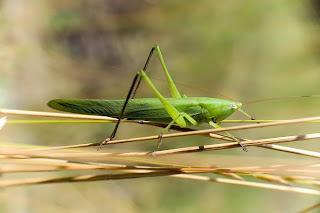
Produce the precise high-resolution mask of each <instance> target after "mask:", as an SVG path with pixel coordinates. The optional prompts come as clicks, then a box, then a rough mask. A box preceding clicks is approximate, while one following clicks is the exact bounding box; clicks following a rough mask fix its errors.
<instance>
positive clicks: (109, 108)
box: [48, 98, 205, 123]
mask: <svg viewBox="0 0 320 213" xmlns="http://www.w3.org/2000/svg"><path fill="white" fill-rule="evenodd" d="M166 100H168V102H169V103H171V104H172V105H173V106H174V107H176V108H177V109H178V111H179V112H185V113H187V114H189V115H190V116H191V117H193V118H194V119H195V120H196V121H198V122H202V121H204V120H205V119H204V118H203V116H202V113H201V112H202V108H201V106H200V105H199V102H198V100H197V98H167V99H166ZM123 104H124V100H108V99H74V100H67V99H55V100H51V101H50V102H49V103H48V106H49V107H51V108H53V109H57V110H60V111H64V112H71V113H78V114H88V115H104V116H109V117H115V118H117V117H119V114H120V112H121V109H122V106H123ZM123 118H126V119H128V120H148V121H154V122H164V123H168V122H170V121H172V118H171V117H170V116H169V114H168V113H167V111H166V110H165V109H164V107H163V105H162V104H161V102H160V101H159V99H157V98H141V99H131V100H129V102H128V105H127V107H126V109H125V113H124V115H123Z"/></svg>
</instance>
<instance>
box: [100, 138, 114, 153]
mask: <svg viewBox="0 0 320 213" xmlns="http://www.w3.org/2000/svg"><path fill="white" fill-rule="evenodd" d="M109 141H111V138H107V139H105V140H104V141H103V142H102V143H100V146H99V147H98V149H97V150H98V151H99V150H100V149H101V148H102V147H103V146H104V145H105V144H106V143H108V142H109Z"/></svg>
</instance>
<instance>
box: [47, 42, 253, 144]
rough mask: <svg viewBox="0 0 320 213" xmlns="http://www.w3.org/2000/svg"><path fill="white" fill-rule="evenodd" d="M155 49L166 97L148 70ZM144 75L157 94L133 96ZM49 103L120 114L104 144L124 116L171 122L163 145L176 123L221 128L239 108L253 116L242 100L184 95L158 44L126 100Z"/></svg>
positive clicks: (82, 111)
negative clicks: (168, 95)
mask: <svg viewBox="0 0 320 213" xmlns="http://www.w3.org/2000/svg"><path fill="white" fill-rule="evenodd" d="M154 51H156V52H157V54H158V57H159V60H160V63H161V65H162V68H163V70H164V73H165V76H166V78H167V81H168V85H169V88H170V91H171V95H172V98H164V97H163V95H162V94H161V93H160V92H159V91H158V90H157V89H156V87H155V86H154V85H153V83H152V82H151V80H150V79H149V77H148V76H147V75H146V73H145V71H146V69H147V66H148V64H149V61H150V59H151V57H152V55H153V52H154ZM141 79H143V80H144V81H145V82H146V83H147V84H148V85H149V87H150V88H151V90H152V91H153V92H154V94H155V95H156V96H157V98H141V99H133V96H134V95H135V93H136V91H137V88H138V87H139V85H140V81H141ZM132 94H133V95H132ZM131 96H132V97H131ZM130 98H131V99H130ZM48 105H49V106H50V107H51V108H54V109H57V110H60V111H65V112H72V113H80V114H91V115H104V116H110V117H116V118H119V120H118V122H117V124H116V126H115V128H114V130H113V132H112V134H111V136H110V137H109V138H107V139H106V140H105V141H104V142H102V143H101V146H102V145H103V144H105V143H107V142H108V141H110V140H112V138H113V137H114V136H115V134H116V132H117V129H118V126H119V124H120V120H121V119H129V120H146V121H153V122H161V123H166V124H168V126H167V127H166V128H165V129H164V130H163V131H162V132H161V134H160V136H159V142H158V146H159V145H160V141H161V138H162V134H164V133H165V132H166V131H167V130H168V129H169V128H170V127H171V126H172V125H173V124H177V125H178V126H179V127H181V128H185V127H187V126H189V125H195V126H196V125H198V124H200V123H203V122H207V123H209V124H210V125H211V126H213V127H214V128H221V127H220V126H219V125H218V124H217V123H218V122H220V121H222V120H224V119H225V118H227V117H229V116H230V115H231V114H232V113H234V112H235V111H237V110H239V111H240V112H242V113H243V114H245V115H246V116H248V117H250V118H252V117H251V116H250V115H248V114H247V113H245V112H244V111H242V110H241V109H240V107H241V106H242V104H241V103H239V102H234V101H232V100H225V99H217V98H206V97H185V96H182V95H181V94H180V92H179V90H178V89H177V87H176V85H175V84H174V82H173V80H172V78H171V77H170V74H169V72H168V70H167V68H166V65H165V63H164V60H163V58H162V54H161V52H160V48H159V46H158V45H156V46H154V47H153V48H152V49H151V51H150V54H149V57H148V59H147V61H146V64H145V66H144V68H143V69H142V70H140V71H139V72H138V73H137V74H136V76H135V78H134V80H133V83H132V85H131V87H130V90H129V93H128V95H127V98H126V99H125V100H105V99H96V100H95V99H81V100H66V99H55V100H52V101H50V102H49V103H48ZM226 134H227V135H228V136H229V137H230V138H232V139H233V140H234V141H237V142H238V143H239V144H240V145H241V146H242V148H243V149H244V150H246V148H245V147H244V146H243V145H242V144H241V142H240V141H239V139H237V138H236V137H234V136H233V135H231V134H229V133H228V132H226ZM101 146H100V147H101Z"/></svg>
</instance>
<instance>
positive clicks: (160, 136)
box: [157, 133, 163, 148]
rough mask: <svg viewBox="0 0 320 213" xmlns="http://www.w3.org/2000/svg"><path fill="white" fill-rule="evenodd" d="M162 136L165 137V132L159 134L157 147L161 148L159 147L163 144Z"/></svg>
mask: <svg viewBox="0 0 320 213" xmlns="http://www.w3.org/2000/svg"><path fill="white" fill-rule="evenodd" d="M162 137H163V134H162V133H161V134H160V135H159V138H158V145H157V148H159V147H160V145H161V141H162Z"/></svg>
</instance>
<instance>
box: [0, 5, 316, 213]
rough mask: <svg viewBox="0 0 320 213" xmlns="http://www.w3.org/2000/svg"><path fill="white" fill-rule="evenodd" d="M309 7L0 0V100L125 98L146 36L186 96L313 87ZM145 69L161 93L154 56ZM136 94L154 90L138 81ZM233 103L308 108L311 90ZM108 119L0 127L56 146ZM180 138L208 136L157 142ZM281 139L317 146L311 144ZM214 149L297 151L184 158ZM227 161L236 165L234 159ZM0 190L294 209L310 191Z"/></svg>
mask: <svg viewBox="0 0 320 213" xmlns="http://www.w3.org/2000/svg"><path fill="white" fill-rule="evenodd" d="M318 4H319V3H317V1H287V0H270V1H253V0H245V1H231V0H227V1H209V0H200V1H195V0H187V1H174V0H162V1H158V0H148V1H147V0H146V1H138V0H131V1H125V0H118V1H112V0H96V1H84V0H78V1H64V2H62V1H48V0H41V1H40V0H27V1H9V0H3V1H1V13H0V32H1V33H0V44H1V46H0V61H1V62H0V75H1V78H0V97H1V99H0V104H1V107H2V108H13V109H26V110H43V111H49V110H50V109H49V108H48V107H47V106H46V103H47V102H48V101H49V100H50V99H54V98H110V99H111V98H117V99H119V98H124V97H125V96H126V94H127V90H128V89H129V86H130V83H131V81H132V78H133V76H134V75H135V72H136V71H138V70H139V69H141V68H142V67H143V65H144V62H145V60H146V58H147V55H148V53H149V51H150V49H151V47H152V46H153V45H154V44H159V45H160V48H161V50H162V52H163V55H164V59H165V61H166V64H167V67H168V69H169V71H170V73H171V74H172V77H173V79H174V80H175V81H176V82H177V86H178V88H179V89H180V90H181V91H182V92H183V93H185V94H187V95H188V96H212V97H217V94H223V95H225V96H228V97H230V98H232V99H234V100H238V101H241V102H247V101H253V100H260V99H264V98H272V97H280V96H291V95H310V94H319V89H320V85H319V81H320V60H319V57H320V55H319V47H320V46H319V44H320V39H319V23H320V19H319V15H318V13H317V12H319V6H318ZM149 67H150V70H148V73H149V76H150V78H151V79H154V81H155V84H156V86H157V87H158V88H159V89H160V91H163V92H164V94H166V95H167V96H169V94H170V93H169V92H168V88H167V85H166V82H165V81H164V76H163V72H162V70H161V66H160V64H159V62H158V60H157V59H156V58H154V59H153V60H152V63H151V64H150V66H149ZM197 88H200V89H197ZM201 89H205V90H207V91H208V92H204V91H203V90H201ZM138 96H139V97H152V96H153V94H152V92H150V91H149V89H148V87H147V86H146V85H142V88H141V89H140V91H139V93H138ZM243 109H244V110H246V111H247V112H248V113H250V114H252V115H253V116H254V117H256V118H258V119H289V118H299V117H308V116H318V115H319V98H310V99H305V98H304V99H285V100H277V101H270V102H261V103H256V104H252V105H248V106H244V108H243ZM50 111H51V110H50ZM12 118H13V117H12ZM233 118H243V117H242V115H241V114H239V115H238V114H237V115H235V116H234V117H233ZM316 127H318V125H315V124H308V125H305V126H303V127H302V126H301V125H299V126H298V125H296V126H287V127H276V128H272V129H266V130H264V129H263V130H250V131H247V132H236V133H235V134H236V135H239V136H241V137H242V136H243V137H245V138H264V137H272V136H274V135H278V136H285V135H293V134H304V133H312V132H316V131H318V130H317V129H318V128H316ZM112 128H113V125H109V124H106V125H102V124H92V125H91V124H89V125H88V124H78V125H75V124H61V125H53V124H48V125H41V126H40V125H15V126H13V125H7V126H6V127H5V128H4V129H3V130H2V131H1V135H0V136H1V141H8V142H13V143H18V144H19V143H21V144H29V143H30V144H38V145H39V144H40V145H41V144H45V143H46V144H47V145H66V144H65V143H70V144H76V143H87V142H97V141H101V140H102V139H103V138H105V137H106V136H108V134H109V133H108V132H110V131H111V130H112ZM140 130H141V131H140ZM18 133H19V134H18ZM150 134H159V129H156V128H152V127H143V126H131V125H128V124H124V125H123V126H122V127H121V128H120V131H119V135H118V136H117V137H118V138H126V137H134V136H141V135H150ZM171 142H172V143H171ZM186 143H188V144H187V145H192V144H199V143H202V144H209V143H213V142H212V141H208V140H207V139H202V138H199V137H192V138H190V139H188V140H186V139H185V138H181V139H175V140H168V141H167V142H163V145H162V148H163V149H167V148H173V147H182V146H186ZM290 146H293V147H299V148H304V149H309V150H314V151H320V150H319V148H318V147H319V146H317V145H316V144H312V143H310V142H301V143H299V144H292V145H291V144H290ZM154 147H155V143H154V144H153V143H147V144H143V143H140V144H130V145H119V146H110V148H109V147H108V148H109V149H113V148H117V149H122V148H123V149H126V150H127V149H132V150H152V149H154ZM215 155H237V156H238V157H239V158H241V157H242V156H264V157H274V156H277V157H279V158H293V159H294V157H295V156H293V157H292V156H291V155H290V154H284V153H274V152H272V151H268V150H261V149H258V148H250V151H249V152H248V153H244V152H242V151H241V150H240V149H239V150H230V151H229V150H228V151H219V152H215V153H201V154H197V155H191V156H192V157H195V156H198V157H202V156H203V157H208V156H212V158H213V159H214V157H215ZM226 161H228V160H227V158H226ZM230 161H232V160H230ZM311 162H312V161H311ZM231 163H233V164H235V165H236V163H237V160H234V158H233V162H231ZM48 175H49V174H48ZM1 197H2V199H1V201H0V211H1V212H57V211H59V212H61V213H63V212H79V213H81V212H89V211H90V212H108V211H109V212H147V211H148V212H150V211H151V212H184V213H187V212H195V211H198V212H257V209H259V212H294V211H298V210H300V209H303V208H305V207H307V206H308V205H312V204H314V203H315V202H316V200H317V198H314V197H311V196H305V195H295V194H289V193H284V192H276V191H266V190H262V189H252V188H244V187H239V186H228V185H219V184H209V183H199V182H191V181H185V180H172V179H168V178H148V179H143V180H128V181H107V182H96V183H81V184H60V185H58V184H57V185H50V186H49V185H47V186H32V187H26V188H12V189H11V188H10V189H7V190H4V191H2V193H1ZM293 200H294V202H292V201H293ZM280 203H281V204H280Z"/></svg>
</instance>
